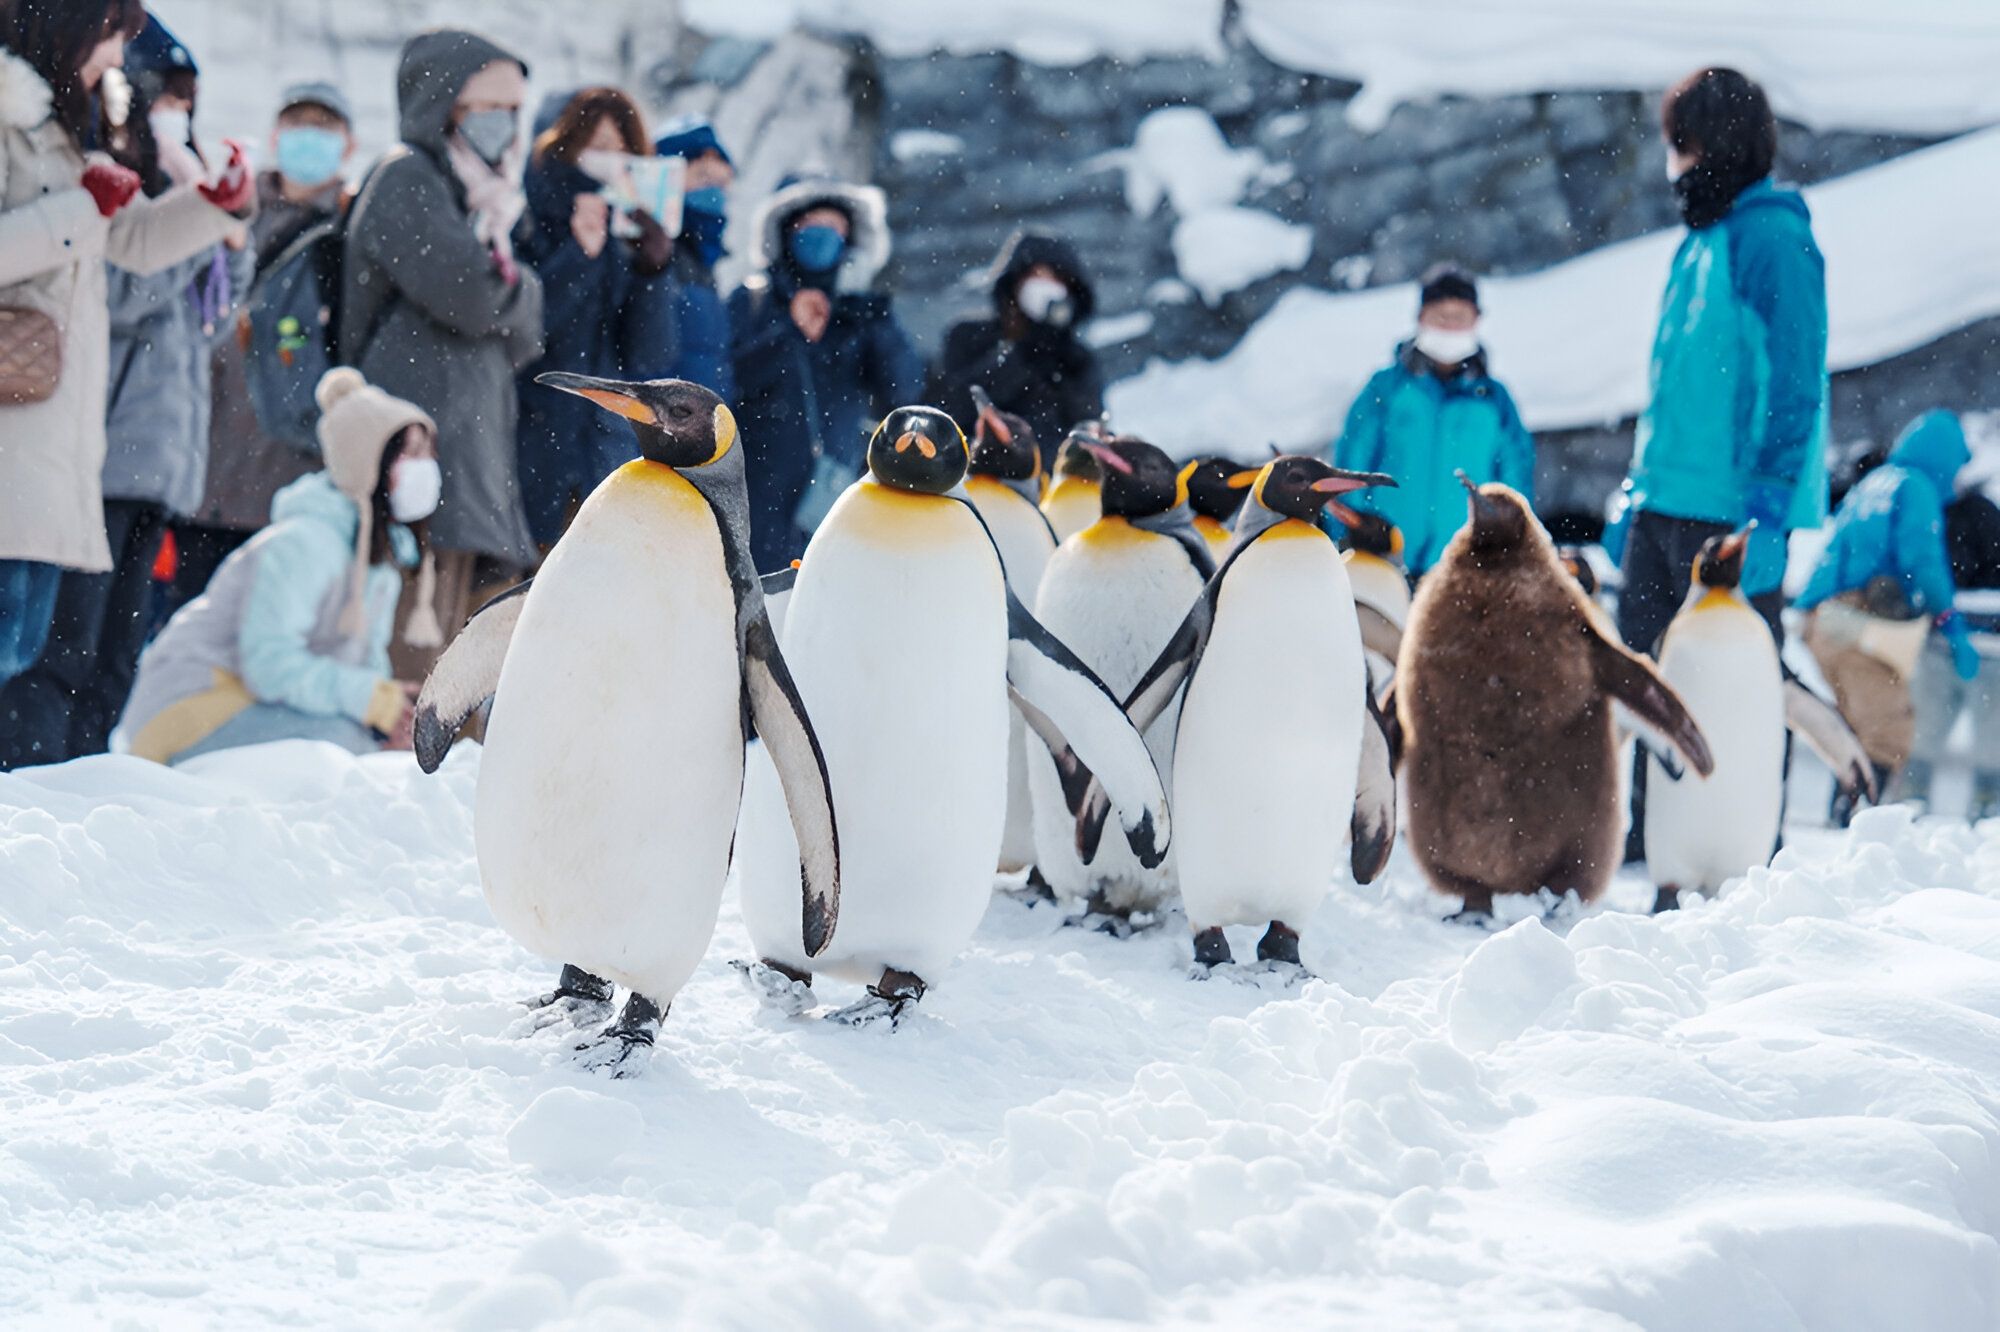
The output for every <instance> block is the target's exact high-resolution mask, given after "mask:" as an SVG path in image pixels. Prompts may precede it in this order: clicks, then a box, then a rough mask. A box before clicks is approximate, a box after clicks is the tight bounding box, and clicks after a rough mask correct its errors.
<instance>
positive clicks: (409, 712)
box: [382, 680, 423, 751]
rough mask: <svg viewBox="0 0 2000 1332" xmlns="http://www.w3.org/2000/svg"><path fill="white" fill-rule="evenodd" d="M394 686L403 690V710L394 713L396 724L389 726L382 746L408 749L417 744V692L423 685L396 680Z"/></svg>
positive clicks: (413, 747)
mask: <svg viewBox="0 0 2000 1332" xmlns="http://www.w3.org/2000/svg"><path fill="white" fill-rule="evenodd" d="M396 688H398V689H400V690H402V691H403V710H402V711H401V712H400V713H398V714H397V715H396V724H395V725H394V726H392V727H390V728H389V734H388V738H386V739H385V740H383V741H382V748H384V749H399V750H405V751H408V750H411V749H415V748H416V746H417V741H416V725H417V694H418V693H419V692H420V691H421V690H422V689H423V686H422V685H420V684H415V683H413V682H411V681H409V680H398V681H396Z"/></svg>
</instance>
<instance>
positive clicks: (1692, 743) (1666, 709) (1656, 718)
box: [1585, 627, 1715, 777]
mask: <svg viewBox="0 0 2000 1332" xmlns="http://www.w3.org/2000/svg"><path fill="white" fill-rule="evenodd" d="M1585 633H1586V637H1587V640H1588V642H1589V644H1590V662H1591V667H1592V670H1593V671H1594V672H1595V674H1596V676H1597V685H1598V688H1600V689H1602V690H1603V691H1604V692H1605V693H1606V694H1608V695H1609V696H1610V697H1611V699H1612V701H1614V702H1615V703H1617V704H1618V706H1619V707H1620V708H1621V709H1623V712H1624V717H1625V720H1626V721H1628V722H1629V723H1630V724H1631V726H1632V729H1633V730H1634V731H1635V732H1637V733H1638V735H1639V738H1640V741H1641V743H1646V744H1647V745H1648V747H1649V748H1653V749H1665V748H1669V747H1671V748H1672V749H1674V750H1676V751H1678V752H1679V754H1680V755H1681V757H1683V758H1685V759H1686V760H1687V763H1688V766H1689V767H1691V768H1693V769H1694V770H1695V771H1696V772H1698V773H1700V774H1701V775H1702V776H1704V777H1706V776H1708V775H1709V774H1710V773H1712V772H1714V771H1715V756H1714V755H1713V754H1712V753H1710V751H1709V748H1708V738H1707V737H1706V736H1704V735H1703V734H1702V733H1701V727H1700V725H1698V724H1697V723H1696V722H1695V719H1694V716H1693V714H1692V713H1690V712H1689V711H1688V710H1687V704H1685V703H1683V702H1681V696H1680V695H1679V694H1677V693H1675V692H1674V687H1673V686H1672V685H1670V684H1668V683H1667V682H1666V680H1665V679H1663V678H1662V677H1661V675H1660V672H1659V670H1658V669H1657V668H1656V667H1655V666H1654V665H1653V663H1652V662H1651V661H1649V660H1647V659H1646V658H1644V657H1641V656H1639V655H1638V654H1637V653H1634V652H1630V651H1627V650H1626V649H1625V648H1623V647H1620V646H1619V645H1618V644H1616V643H1613V642H1610V641H1608V640H1607V639H1605V638H1603V637H1601V636H1600V635H1599V634H1598V633H1597V631H1596V629H1595V628H1594V627H1586V629H1585Z"/></svg>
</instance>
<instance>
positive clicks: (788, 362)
mask: <svg viewBox="0 0 2000 1332" xmlns="http://www.w3.org/2000/svg"><path fill="white" fill-rule="evenodd" d="M757 235H758V243H759V254H758V259H759V261H760V262H761V263H762V264H763V272H762V273H760V274H758V275H756V276H754V277H752V278H751V279H750V281H749V282H748V283H746V284H745V285H744V286H743V287H742V288H740V289H738V290H737V291H736V293H735V294H734V295H732V296H731V297H730V301H729V316H730V327H731V339H732V342H733V343H734V355H735V361H736V386H737V393H738V395H739V396H740V398H741V402H740V404H739V406H738V409H737V417H738V419H739V420H740V421H741V422H742V426H743V439H744V442H745V446H746V447H747V448H749V450H750V453H751V456H750V511H751V541H752V545H753V547H754V551H753V553H754V554H755V556H756V559H757V567H758V568H760V569H777V568H781V567H782V566H784V565H785V564H786V563H788V562H789V561H790V560H792V559H793V558H795V557H796V556H797V555H798V554H799V553H800V551H802V550H803V549H804V547H805V540H806V537H807V536H808V535H809V534H810V533H811V531H812V529H813V528H814V527H815V526H817V525H818V522H819V519H820V517H822V516H823V515H824V514H825V512H826V509H827V507H829V506H830V505H831V504H832V503H833V500H834V499H835V498H837V497H838V496H839V493H840V492H841V490H843V489H845V487H846V485H847V483H848V482H850V481H852V480H854V479H855V478H857V477H859V476H860V475H861V472H862V470H863V467H862V464H863V457H864V450H865V447H866V443H867V433H868V431H869V429H870V428H872V427H873V425H874V423H875V422H876V421H877V420H879V419H880V418H881V417H883V416H886V415H887V414H888V413H889V412H891V411H893V410H894V409H895V408H896V407H898V406H900V405H902V404H904V403H908V402H913V401H915V400H916V398H917V397H918V395H919V394H921V393H922V391H923V365H922V363H921V362H920V361H919V360H918V358H917V353H916V350H915V349H914V348H913V347H911V345H910V339H909V335H908V334H907V333H905V332H904V331H903V326H902V325H901V324H900V323H898V322H897V320H896V316H895V313H894V312H893V311H892V310H891V309H890V308H889V297H888V295H887V294H886V293H884V292H879V291H876V290H874V283H875V279H876V277H877V275H878V274H880V273H881V271H882V265H883V264H885V263H887V262H888V259H889V219H888V205H887V202H886V201H885V200H884V198H883V196H882V191H880V190H878V189H875V188H874V187H872V186H866V185H845V184H840V183H837V182H831V181H800V182H796V183H793V184H791V185H788V186H786V187H784V188H781V189H780V190H779V191H778V193H777V194H776V195H774V196H772V198H771V200H770V202H769V203H767V204H766V205H765V206H764V209H763V211H762V213H761V214H760V215H759V219H758V226H757ZM809 492H810V494H809Z"/></svg>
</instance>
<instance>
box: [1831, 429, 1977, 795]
mask: <svg viewBox="0 0 2000 1332" xmlns="http://www.w3.org/2000/svg"><path fill="white" fill-rule="evenodd" d="M1971 456H1972V454H1971V452H1970V450H1968V449H1967V448H1966V443H1965V431H1964V429H1963V428H1962V427H1961V426H1960V425H1959V421H1958V418H1957V417H1956V416H1954V415H1953V414H1952V413H1950V412H1946V411H1933V412H1926V413H1925V414H1924V415H1922V416H1920V417H1918V418H1917V419H1916V420H1915V421H1912V422H1911V423H1910V425H1909V426H1908V427H1907V428H1906V429H1905V430H1904V431H1903V433H1902V435H1901V436H1900V437H1899V438H1898V439H1897V441H1896V446H1895V448H1894V449H1892V450H1891V451H1890V453H1889V461H1888V462H1887V463H1886V464H1885V465H1883V466H1881V467H1878V468H1876V469H1875V470H1874V471H1872V472H1870V473H1869V474H1868V475H1867V476H1866V477H1865V478H1863V479H1862V481H1861V483H1860V484H1859V485H1857V486H1855V487H1854V489H1853V490H1851V491H1849V492H1848V494H1847V498H1846V499H1844V500H1842V501H1841V504H1840V509H1839V511H1838V512H1837V513H1835V515H1834V519H1833V535H1832V538H1831V539H1830V540H1829V541H1828V542H1827V545H1826V550H1825V551H1824V552H1823V553H1822V554H1821V556H1820V559H1819V563H1818V564H1816V565H1815V566H1814V567H1813V571H1812V576H1811V577H1810V578H1809V579H1808V580H1807V582H1806V586H1805V589H1804V590H1803V591H1802V592H1801V593H1800V594H1799V597H1798V602H1797V604H1798V606H1799V608H1800V609H1801V610H1807V611H1811V612H1812V615H1811V618H1810V619H1808V620H1807V622H1806V631H1805V638H1806V646H1807V647H1809V648H1811V649H1812V654H1813V658H1814V660H1816V661H1817V662H1818V663H1819V667H1820V670H1821V671H1822V672H1823V673H1824V674H1825V676H1826V678H1827V683H1829V684H1831V685H1832V686H1833V690H1834V694H1835V696H1836V698H1837V699H1838V701H1839V703H1840V710H1841V712H1842V713H1844V714H1845V715H1846V717H1847V719H1848V721H1849V723H1850V724H1851V725H1852V726H1853V727H1854V731H1855V734H1856V735H1857V736H1859V737H1860V739H1861V745H1862V748H1864V749H1866V750H1867V751H1868V757H1869V758H1870V759H1871V760H1872V761H1873V762H1874V763H1875V765H1876V767H1877V768H1878V769H1879V770H1880V772H1881V774H1882V775H1883V776H1884V777H1885V779H1886V777H1887V776H1888V775H1890V774H1893V773H1895V772H1897V771H1898V770H1900V769H1901V768H1902V766H1903V764H1904V763H1906V762H1907V761H1908V760H1909V757H1910V746H1911V742H1912V739H1913V737H1914V732H1915V725H1916V716H1915V710H1914V704H1913V701H1912V698H1911V693H1910V680H1911V676H1912V673H1913V671H1914V668H1915V666H1916V662H1917V659H1918V656H1919V654H1920V652H1921V650H1922V648H1923V641H1924V638H1925V637H1926V631H1925V627H1924V626H1925V623H1926V622H1928V624H1929V626H1930V627H1931V628H1933V629H1935V630H1936V632H1937V633H1938V634H1939V635H1940V636H1941V637H1942V638H1943V640H1944V642H1945V644H1946V645H1947V646H1948V647H1949V648H1950V651H1951V657H1952V664H1953V666H1954V668H1955V669H1956V670H1957V672H1958V676H1959V678H1960V679H1962V680H1971V679H1973V678H1975V677H1976V676H1977V675H1978V674H1979V652H1978V650H1977V649H1976V648H1975V647H1974V646H1973V643H1972V634H1971V631H1970V629H1969V628H1968V627H1967V625H1966V623H1965V619H1964V617H1963V616H1961V615H1960V614H1959V613H1958V611H1957V610H1956V609H1954V608H1953V606H1952V599H1953V597H1955V596H1956V595H1957V592H1958V588H1957V585H1956V584H1955V582H1954V580H1953V578H1952V572H1951V557H1950V554H1949V552H1948V551H1947V549H1946V545H1945V506H1946V505H1947V504H1949V503H1950V502H1951V500H1952V497H1953V496H1954V494H1956V491H1957V485H1956V478H1957V476H1958V473H1959V470H1960V469H1961V468H1963V467H1964V466H1965V464H1966V462H1967V461H1968V460H1969V459H1970V458H1971Z"/></svg>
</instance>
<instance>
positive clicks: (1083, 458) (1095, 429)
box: [1053, 421, 1111, 481]
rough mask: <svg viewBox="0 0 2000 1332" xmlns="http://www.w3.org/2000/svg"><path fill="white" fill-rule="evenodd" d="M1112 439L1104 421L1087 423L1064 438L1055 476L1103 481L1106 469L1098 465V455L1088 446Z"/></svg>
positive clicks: (1057, 454)
mask: <svg viewBox="0 0 2000 1332" xmlns="http://www.w3.org/2000/svg"><path fill="white" fill-rule="evenodd" d="M1110 438H1111V432H1110V431H1109V430H1106V429H1105V428H1104V422H1102V421H1085V422H1084V423H1083V424H1082V425H1080V426H1077V427H1076V428H1075V429H1073V430H1071V431H1070V432H1069V434H1067V435H1065V436H1064V437H1063V442H1062V447H1061V448H1059V449H1057V450H1056V462H1055V467H1054V469H1053V471H1054V473H1055V475H1057V476H1059V477H1061V476H1073V477H1076V478H1077V479H1078V480H1082V481H1102V480H1103V479H1104V469H1103V468H1102V467H1100V466H1099V465H1098V462H1097V455H1095V454H1093V453H1092V452H1091V451H1090V450H1089V449H1088V448H1086V447H1084V446H1085V445H1087V444H1102V443H1104V442H1105V441H1106V440H1108V439H1110Z"/></svg>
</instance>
